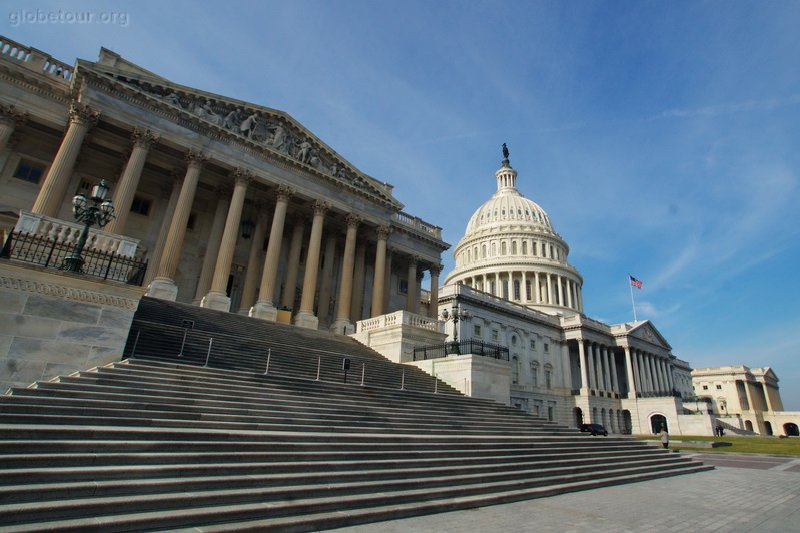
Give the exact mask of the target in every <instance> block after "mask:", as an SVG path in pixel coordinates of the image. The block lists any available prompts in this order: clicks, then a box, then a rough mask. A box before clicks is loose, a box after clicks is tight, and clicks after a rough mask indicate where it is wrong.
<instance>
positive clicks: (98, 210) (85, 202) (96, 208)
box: [61, 180, 114, 274]
mask: <svg viewBox="0 0 800 533" xmlns="http://www.w3.org/2000/svg"><path fill="white" fill-rule="evenodd" d="M72 214H73V216H74V217H75V220H77V221H78V222H81V223H83V231H81V235H80V237H79V238H78V244H76V245H75V248H74V249H73V250H72V253H71V254H69V255H68V256H67V257H65V258H64V264H63V265H61V269H62V270H66V271H67V272H76V273H79V274H80V273H81V272H83V257H82V256H81V252H83V247H84V246H85V245H86V239H87V238H88V237H89V228H90V227H92V226H93V225H95V224H97V225H98V226H99V227H101V228H102V227H103V226H105V225H106V224H108V223H109V222H111V219H112V218H114V204H113V203H112V202H111V200H109V199H108V184H107V183H106V180H100V183H99V184H97V185H95V186H94V187H92V194H91V196H90V197H89V198H86V196H84V195H83V194H82V193H79V194H76V195H75V197H74V198H73V199H72Z"/></svg>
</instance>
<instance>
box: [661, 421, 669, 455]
mask: <svg viewBox="0 0 800 533" xmlns="http://www.w3.org/2000/svg"><path fill="white" fill-rule="evenodd" d="M660 435H661V446H663V447H664V449H665V450H666V449H668V448H669V433H667V427H666V426H661V433H660Z"/></svg>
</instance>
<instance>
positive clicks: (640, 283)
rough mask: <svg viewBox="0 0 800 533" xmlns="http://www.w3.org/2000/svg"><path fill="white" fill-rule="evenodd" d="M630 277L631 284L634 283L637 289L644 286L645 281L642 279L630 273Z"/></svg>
mask: <svg viewBox="0 0 800 533" xmlns="http://www.w3.org/2000/svg"><path fill="white" fill-rule="evenodd" d="M628 277H629V278H631V285H633V286H634V287H636V288H637V289H641V288H642V287H644V283H642V282H641V281H640V280H638V279H636V278H634V277H633V276H631V275H630V274H628Z"/></svg>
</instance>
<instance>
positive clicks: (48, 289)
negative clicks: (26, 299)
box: [0, 274, 144, 311]
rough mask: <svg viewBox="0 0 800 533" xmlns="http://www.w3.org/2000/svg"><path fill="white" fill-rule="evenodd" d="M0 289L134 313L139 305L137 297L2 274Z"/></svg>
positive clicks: (0, 275) (0, 276)
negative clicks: (115, 308)
mask: <svg viewBox="0 0 800 533" xmlns="http://www.w3.org/2000/svg"><path fill="white" fill-rule="evenodd" d="M0 289H10V290H16V291H22V292H30V293H33V294H40V295H42V296H52V297H54V298H61V299H65V300H72V301H75V302H83V303H91V304H97V305H104V306H110V307H117V308H120V309H125V310H127V311H136V308H137V307H138V305H139V297H132V298H126V297H122V296H115V295H113V294H107V293H103V292H99V291H93V290H87V289H81V288H79V287H69V286H66V284H63V285H62V284H57V283H48V282H44V281H37V280H32V279H24V278H22V277H15V276H14V277H12V276H7V275H3V274H0ZM142 292H144V291H142Z"/></svg>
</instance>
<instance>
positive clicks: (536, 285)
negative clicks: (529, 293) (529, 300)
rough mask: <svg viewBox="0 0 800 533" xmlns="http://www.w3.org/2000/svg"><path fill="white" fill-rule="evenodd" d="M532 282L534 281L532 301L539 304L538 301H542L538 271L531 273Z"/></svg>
mask: <svg viewBox="0 0 800 533" xmlns="http://www.w3.org/2000/svg"><path fill="white" fill-rule="evenodd" d="M533 283H534V287H533V301H534V302H536V303H537V304H540V303H542V294H541V291H540V290H539V273H538V272H534V273H533Z"/></svg>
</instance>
